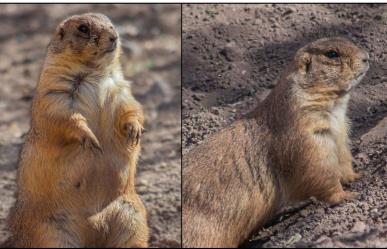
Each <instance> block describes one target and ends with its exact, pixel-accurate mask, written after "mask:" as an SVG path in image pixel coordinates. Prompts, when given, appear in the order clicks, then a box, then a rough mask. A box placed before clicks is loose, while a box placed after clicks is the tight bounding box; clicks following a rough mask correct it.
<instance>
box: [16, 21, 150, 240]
mask: <svg viewBox="0 0 387 249" xmlns="http://www.w3.org/2000/svg"><path fill="white" fill-rule="evenodd" d="M81 24H84V25H86V26H87V27H88V28H89V32H88V34H85V33H82V32H80V31H79V30H78V29H79V27H80V25H81ZM117 38H118V35H117V32H116V30H115V29H114V27H113V25H112V24H111V22H110V20H109V19H108V18H107V17H106V16H103V15H101V14H84V15H78V16H72V17H70V18H68V19H66V20H65V21H63V22H62V23H61V24H60V25H59V26H58V29H57V31H56V33H55V34H54V37H53V38H52V40H51V42H50V45H49V47H48V55H47V58H46V61H45V64H44V67H43V70H42V73H41V77H40V81H39V83H38V85H37V88H36V94H35V97H34V100H33V105H32V122H31V129H30V131H29V134H28V136H27V139H26V142H25V144H24V147H23V150H22V153H21V159H20V163H19V172H18V187H19V191H18V196H17V201H16V204H15V207H14V208H13V211H12V214H11V217H10V228H11V232H12V235H13V241H14V244H15V246H16V247H147V246H148V227H147V218H146V210H145V207H144V205H143V203H142V201H141V200H140V198H139V197H138V195H137V194H136V192H135V185H134V181H135V179H134V178H135V173H136V163H137V159H138V155H139V153H140V144H139V139H140V136H141V133H142V130H143V128H142V127H143V122H144V118H143V113H142V107H141V105H140V104H139V103H138V102H137V101H136V100H135V99H134V97H133V95H132V93H131V89H130V83H129V82H127V81H125V80H124V78H123V75H122V72H121V66H120V62H119V56H120V53H121V52H120V44H119V40H118V39H117ZM110 39H111V40H110ZM115 39H116V43H117V46H116V47H115V46H114V40H115Z"/></svg>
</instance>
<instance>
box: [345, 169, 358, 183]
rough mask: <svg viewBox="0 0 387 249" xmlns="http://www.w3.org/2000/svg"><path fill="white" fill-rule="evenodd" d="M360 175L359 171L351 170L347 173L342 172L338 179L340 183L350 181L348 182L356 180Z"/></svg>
mask: <svg viewBox="0 0 387 249" xmlns="http://www.w3.org/2000/svg"><path fill="white" fill-rule="evenodd" d="M360 177H361V174H360V173H355V172H354V171H353V170H352V171H351V172H350V173H347V174H344V175H343V176H342V177H341V179H340V181H341V183H350V182H354V181H356V180H357V179H359V178H360Z"/></svg>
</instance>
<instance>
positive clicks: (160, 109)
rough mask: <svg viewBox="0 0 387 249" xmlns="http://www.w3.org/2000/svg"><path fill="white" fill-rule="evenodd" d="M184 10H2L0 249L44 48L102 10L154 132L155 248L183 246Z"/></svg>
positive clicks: (149, 164) (150, 205) (145, 170)
mask: <svg viewBox="0 0 387 249" xmlns="http://www.w3.org/2000/svg"><path fill="white" fill-rule="evenodd" d="M180 10H181V8H180V5H116V4H96V5H87V4H66V5H56V4H54V5H34V4H31V5H29V4H26V5H2V6H1V9H0V48H1V49H0V57H1V58H2V59H1V60H0V73H1V79H0V85H1V88H0V193H1V195H0V244H1V243H2V242H4V241H5V240H6V239H7V237H8V236H9V234H8V232H7V230H6V223H5V219H6V217H7V214H8V212H9V209H10V207H11V205H12V203H13V202H14V193H15V191H16V185H15V175H16V166H17V159H18V156H19V149H20V147H21V145H22V143H23V134H24V133H26V132H27V131H28V129H29V120H30V114H29V109H30V104H31V99H32V97H33V89H34V87H35V85H36V82H37V81H38V77H39V73H40V69H41V67H42V64H43V61H44V58H45V50H46V47H47V44H48V41H49V39H50V36H51V34H52V32H53V31H54V29H55V26H56V25H57V24H58V23H59V22H60V21H61V20H63V19H64V18H65V17H67V16H70V15H72V14H78V13H84V12H101V13H103V14H106V15H107V16H109V17H110V18H111V19H112V21H113V23H114V24H115V25H116V26H117V28H118V31H119V33H120V36H121V39H122V44H123V49H124V53H123V58H122V62H123V67H124V73H125V75H126V77H127V78H129V79H131V80H132V81H133V91H134V94H135V96H136V98H137V99H138V100H139V101H140V102H141V103H142V104H143V105H144V107H145V115H146V125H145V128H146V130H147V132H146V134H145V135H144V140H143V143H142V144H143V150H142V155H141V158H140V162H139V167H138V177H137V188H138V192H139V194H140V195H141V197H142V198H143V199H144V201H145V204H146V206H147V209H148V212H149V215H150V219H149V225H150V227H151V244H152V246H154V247H155V246H160V247H177V246H179V244H180V243H181V241H180V234H181V221H180V220H181V214H180V209H181V204H180V182H181V180H180V179H181V166H180V165H181V159H180V158H181V156H180V154H181V128H180V127H181V120H180V113H181V110H180V102H181V91H180V85H181V84H180V83H181V82H180V55H181V47H180V37H181V32H180V27H181V18H180V16H181V15H180Z"/></svg>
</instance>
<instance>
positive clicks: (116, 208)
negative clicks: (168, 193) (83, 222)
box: [89, 196, 149, 248]
mask: <svg viewBox="0 0 387 249" xmlns="http://www.w3.org/2000/svg"><path fill="white" fill-rule="evenodd" d="M89 222H90V223H91V224H92V226H93V227H94V228H95V229H96V230H97V231H98V233H99V234H100V235H101V236H104V237H105V238H106V241H105V242H104V243H103V244H104V246H106V247H108V248H146V247H148V240H149V231H148V225H147V217H146V211H145V207H144V205H143V203H142V201H141V200H140V199H139V198H138V197H133V198H128V197H123V196H121V197H119V198H118V199H116V200H115V201H113V202H112V203H111V204H109V205H108V206H107V207H106V208H105V209H103V210H102V211H101V212H100V213H98V214H96V215H94V216H92V217H91V218H89Z"/></svg>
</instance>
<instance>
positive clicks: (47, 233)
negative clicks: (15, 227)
mask: <svg viewBox="0 0 387 249" xmlns="http://www.w3.org/2000/svg"><path fill="white" fill-rule="evenodd" d="M60 227H61V225H60V224H56V223H55V222H54V223H51V222H48V223H47V222H45V223H40V224H36V225H35V226H34V227H32V229H33V230H32V229H31V230H30V231H27V232H23V233H22V235H21V236H20V237H19V236H18V233H15V236H16V238H15V244H14V246H15V247H16V248H18V247H22V248H23V247H30V248H82V247H83V245H82V244H81V242H80V239H79V238H78V237H77V236H76V235H75V233H71V232H69V231H66V230H62V229H61V228H60ZM26 236H27V237H26Z"/></svg>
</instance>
